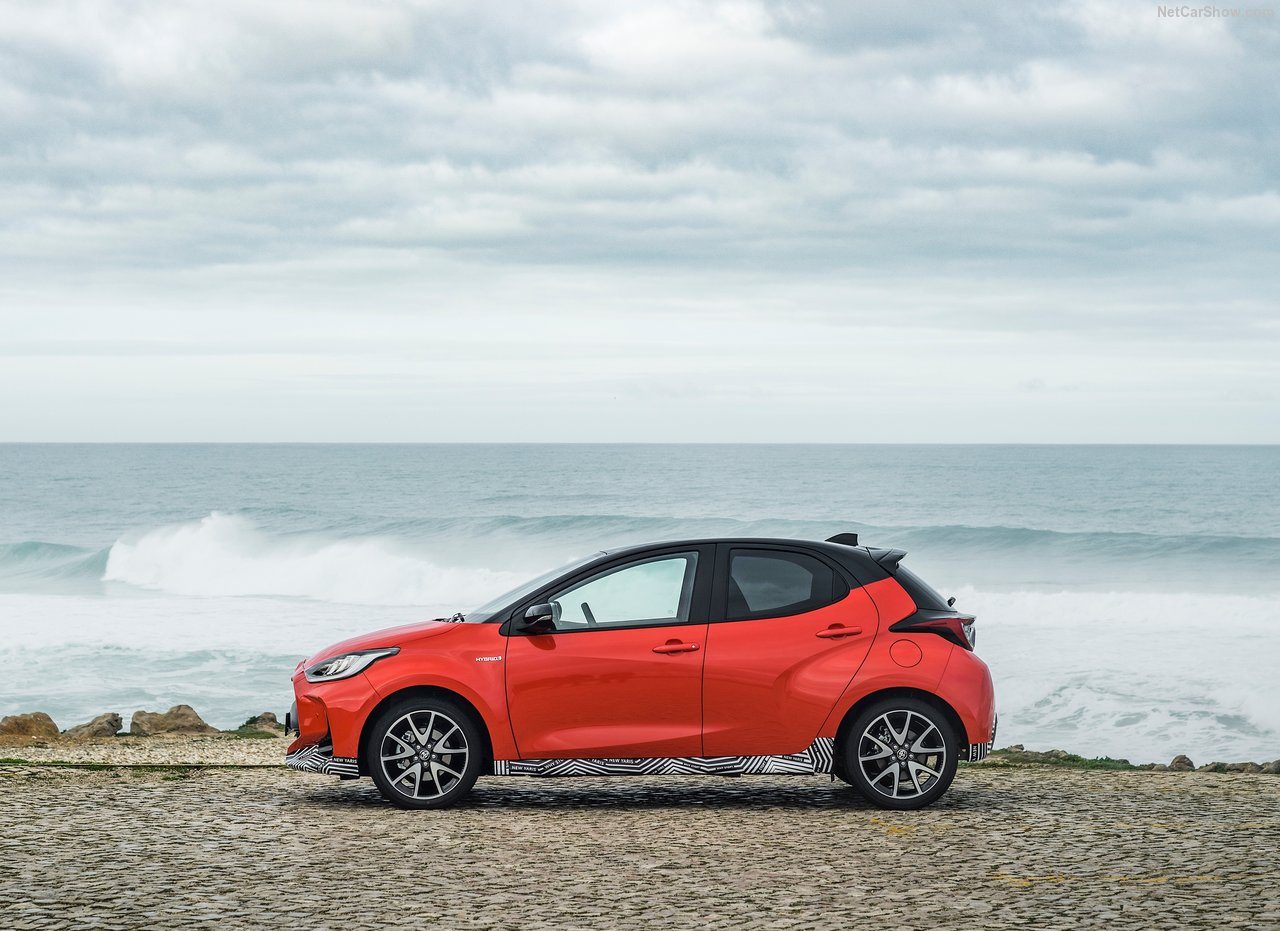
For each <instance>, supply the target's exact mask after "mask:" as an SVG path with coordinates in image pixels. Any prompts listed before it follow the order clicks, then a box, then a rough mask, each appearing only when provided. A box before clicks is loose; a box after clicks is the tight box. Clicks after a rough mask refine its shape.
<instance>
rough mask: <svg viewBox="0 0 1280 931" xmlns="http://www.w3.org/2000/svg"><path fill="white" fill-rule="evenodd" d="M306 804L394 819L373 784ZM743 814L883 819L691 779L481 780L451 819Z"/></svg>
mask: <svg viewBox="0 0 1280 931" xmlns="http://www.w3.org/2000/svg"><path fill="white" fill-rule="evenodd" d="M300 800H304V801H307V802H310V803H312V804H315V805H317V806H320V807H326V808H331V807H332V808H357V809H358V808H382V809H387V810H389V811H394V810H396V809H394V807H393V806H392V805H391V804H390V803H388V802H387V801H386V800H385V799H383V797H382V795H381V794H380V793H379V792H378V790H377V788H376V787H375V786H374V785H373V783H372V781H370V780H368V779H362V780H360V781H359V782H354V781H347V782H342V783H337V784H333V785H329V786H324V787H319V786H316V787H311V788H307V789H304V790H303V791H302V792H301V793H300ZM1003 800H1004V796H1003V794H1002V793H999V792H996V791H993V790H992V789H990V788H988V787H982V788H977V787H974V788H968V787H965V786H952V787H951V789H950V790H949V791H948V792H947V794H946V795H944V796H943V797H942V798H941V799H939V800H938V801H937V802H935V803H933V804H932V805H930V806H929V810H930V811H947V810H960V811H963V810H969V809H978V808H981V809H992V808H1000V807H1003V805H1002V802H1003ZM698 808H714V809H741V810H767V809H782V810H791V811H823V810H849V811H875V812H878V811H882V809H880V808H878V807H877V806H875V805H872V804H871V803H870V802H868V801H866V799H864V798H863V797H862V796H861V795H859V794H858V793H857V792H856V791H854V790H853V789H852V788H850V787H849V786H847V785H845V784H844V783H842V782H838V781H837V782H834V783H833V782H828V781H826V780H821V781H817V780H814V779H806V778H804V777H790V778H783V779H777V778H767V777H754V778H753V777H746V778H736V779H729V778H724V777H719V778H717V777H697V776H688V777H681V778H679V779H671V778H663V777H647V776H634V777H615V778H610V779H599V778H588V777H573V778H557V779H551V778H538V777H527V776H525V777H504V778H482V779H480V781H479V782H477V783H476V786H475V788H474V789H473V790H472V792H471V794H470V795H469V796H468V797H467V798H465V799H463V800H462V801H461V802H459V803H458V804H457V805H456V806H454V807H453V808H451V809H449V810H451V811H477V812H483V811H489V810H503V811H531V812H533V811H546V810H555V811H591V810H600V809H610V810H614V811H632V810H640V809H645V810H653V809H686V810H688V809H698Z"/></svg>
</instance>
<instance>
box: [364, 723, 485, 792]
mask: <svg viewBox="0 0 1280 931" xmlns="http://www.w3.org/2000/svg"><path fill="white" fill-rule="evenodd" d="M483 746H484V744H483V740H482V738H481V735H480V729H479V727H478V726H477V725H476V723H475V721H474V720H473V719H472V717H471V715H470V714H468V713H467V712H466V711H465V710H463V709H462V708H461V707H459V706H458V705H456V704H454V703H453V702H451V701H448V700H446V699H441V698H407V699H405V700H404V701H400V702H396V703H395V704H394V705H391V706H390V707H388V708H386V709H385V710H383V711H382V712H381V713H380V714H379V715H378V717H377V719H376V720H375V721H374V722H373V727H372V728H371V730H370V733H369V741H368V744H367V745H366V747H365V754H366V757H367V758H366V760H365V764H366V769H367V770H368V772H369V774H370V775H371V776H373V781H374V782H375V783H377V785H378V789H379V790H380V791H381V792H382V795H383V797H385V798H386V799H387V801H389V802H391V804H393V805H398V806H399V807H401V808H448V807H449V806H450V805H454V804H456V803H457V802H459V801H461V800H462V799H463V798H464V797H465V796H466V795H467V793H468V792H470V791H471V787H472V786H473V785H475V781H476V779H477V778H478V777H479V775H480V766H481V760H482V757H483V755H484V754H483V750H482V748H483Z"/></svg>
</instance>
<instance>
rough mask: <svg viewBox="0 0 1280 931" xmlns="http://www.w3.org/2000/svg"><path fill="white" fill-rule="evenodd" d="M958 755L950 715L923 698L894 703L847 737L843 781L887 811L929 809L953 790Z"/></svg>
mask: <svg viewBox="0 0 1280 931" xmlns="http://www.w3.org/2000/svg"><path fill="white" fill-rule="evenodd" d="M957 754H958V746H957V743H956V735H955V731H954V729H953V728H952V727H951V723H950V722H949V721H948V720H947V718H946V715H944V714H942V712H940V711H939V710H938V709H937V708H935V707H934V706H933V705H931V704H929V703H928V702H924V701H921V700H920V699H917V698H888V699H885V700H883V701H879V702H876V703H875V704H873V705H871V706H870V707H868V708H866V709H864V710H863V711H862V713H861V714H859V715H858V717H857V718H856V719H855V720H854V722H853V724H852V725H851V726H850V727H849V729H848V731H846V732H845V735H844V739H843V740H842V741H841V747H840V758H841V759H840V763H841V765H840V773H839V775H840V778H841V779H843V780H844V781H845V782H847V783H849V784H850V785H851V786H853V787H854V788H855V789H857V790H858V791H859V792H860V793H862V795H863V796H864V797H865V798H866V799H867V801H869V802H871V803H872V804H874V805H879V806H880V807H881V808H893V809H898V810H907V809H914V808H923V807H924V806H926V805H928V804H931V803H932V802H935V801H937V800H938V798H940V797H941V796H942V794H943V793H944V792H946V791H947V788H948V786H950V785H951V780H952V779H954V778H955V775H956V762H957V760H958V756H957Z"/></svg>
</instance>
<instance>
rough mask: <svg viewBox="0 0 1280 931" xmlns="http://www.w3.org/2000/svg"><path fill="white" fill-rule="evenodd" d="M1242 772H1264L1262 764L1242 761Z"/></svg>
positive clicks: (1253, 773)
mask: <svg viewBox="0 0 1280 931" xmlns="http://www.w3.org/2000/svg"><path fill="white" fill-rule="evenodd" d="M1240 772H1242V773H1248V774H1249V775H1251V776H1254V775H1257V774H1258V773H1260V772H1262V766H1261V765H1260V764H1258V763H1241V764H1240Z"/></svg>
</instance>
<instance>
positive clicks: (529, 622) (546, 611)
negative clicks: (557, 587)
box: [516, 604, 556, 634]
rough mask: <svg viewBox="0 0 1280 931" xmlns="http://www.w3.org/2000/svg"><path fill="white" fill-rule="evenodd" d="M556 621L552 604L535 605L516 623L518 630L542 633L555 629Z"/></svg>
mask: <svg viewBox="0 0 1280 931" xmlns="http://www.w3.org/2000/svg"><path fill="white" fill-rule="evenodd" d="M555 623H556V621H555V609H554V608H552V607H551V605H549V604H542V605H533V606H532V607H530V608H529V610H527V611H525V612H524V617H522V618H521V619H520V620H519V621H518V622H517V623H516V630H518V631H520V632H522V633H530V634H536V633H542V632H544V631H548V630H552V629H554V628H555Z"/></svg>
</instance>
